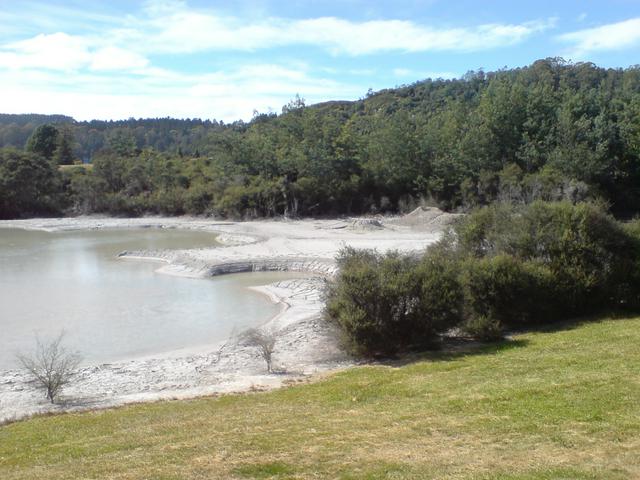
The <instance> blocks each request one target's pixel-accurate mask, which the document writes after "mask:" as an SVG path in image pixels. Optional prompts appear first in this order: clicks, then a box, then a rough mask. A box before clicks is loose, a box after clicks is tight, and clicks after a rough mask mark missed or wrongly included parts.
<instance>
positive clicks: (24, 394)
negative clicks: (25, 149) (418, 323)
mask: <svg viewBox="0 0 640 480" xmlns="http://www.w3.org/2000/svg"><path fill="white" fill-rule="evenodd" d="M416 212H418V211H417V210H416ZM416 212H412V213H411V214H409V215H405V216H403V217H390V218H388V219H386V220H385V221H384V222H383V223H380V222H375V224H373V226H372V223H371V221H370V220H369V219H357V218H356V219H330V220H326V219H325V220H315V219H305V220H281V221H277V220H260V221H251V222H217V221H212V220H207V219H202V218H194V217H170V218H165V217H147V218H136V219H122V218H111V217H95V216H91V217H74V218H60V219H29V220H7V221H0V232H1V229H2V228H22V229H27V230H41V231H49V232H55V231H73V230H96V229H97V230H99V229H111V228H161V229H162V228H182V229H187V230H200V231H209V232H212V233H216V234H217V235H218V238H219V240H218V241H219V242H220V243H222V244H223V245H222V246H218V247H215V248H194V249H183V250H162V251H144V250H143V251H135V252H133V251H132V252H123V253H121V254H120V255H119V257H120V258H121V259H125V260H132V261H141V260H143V261H153V262H158V263H159V264H160V267H159V268H158V269H157V270H156V271H157V272H158V273H162V274H168V275H174V276H182V277H188V278H207V277H211V276H216V275H222V274H227V273H241V272H251V271H289V272H299V273H301V276H304V277H306V278H300V279H292V280H282V281H279V282H275V283H272V284H269V285H259V286H250V287H246V288H249V289H250V290H252V291H255V292H257V293H260V294H262V295H265V296H266V297H267V298H268V299H269V300H270V301H271V302H273V303H275V304H279V305H281V310H280V312H279V313H278V314H276V315H275V316H274V317H272V318H271V319H269V320H268V321H267V322H266V323H265V324H263V325H262V327H261V328H269V329H271V330H273V331H275V332H276V335H277V342H276V350H275V353H274V363H275V365H276V367H277V368H278V369H279V370H282V371H283V373H277V374H267V372H266V367H265V365H264V362H263V360H262V359H261V357H260V354H259V352H258V350H257V349H256V348H254V347H250V346H247V345H243V344H242V342H241V341H239V339H238V338H237V337H236V338H230V339H228V340H226V341H222V342H219V343H218V344H214V345H203V346H201V347H193V348H189V347H187V348H185V349H177V350H172V351H169V352H164V353H158V354H149V355H144V356H142V357H136V358H131V359H126V360H122V361H117V362H111V363H103V364H92V365H87V366H85V367H81V368H80V369H79V371H78V373H77V374H76V376H75V378H74V380H72V382H71V383H70V384H69V386H68V387H67V388H65V390H64V391H63V393H62V395H61V397H60V400H61V401H60V403H59V404H56V405H51V404H49V403H47V402H46V401H45V399H44V398H43V395H42V393H41V392H40V391H39V390H37V389H36V388H35V386H34V385H33V382H31V381H30V379H29V378H28V377H27V376H26V375H25V374H24V373H22V372H21V371H19V370H8V371H0V423H2V422H3V421H11V420H15V419H20V418H23V417H26V416H30V415H33V414H40V413H49V412H65V411H80V410H93V409H96V408H108V407H114V406H118V405H124V404H127V403H137V402H142V401H155V400H166V399H186V398H193V397H198V396H203V395H215V394H223V393H232V392H233V393H237V392H246V391H252V390H256V389H257V390H263V389H271V388H278V387H281V386H283V385H285V384H287V383H290V382H295V381H300V380H301V379H305V378H309V377H310V376H311V375H315V374H320V373H326V372H329V371H333V370H338V369H341V368H345V367H348V366H350V365H353V364H354V361H353V359H351V358H349V357H348V356H347V355H346V354H345V353H344V352H343V351H342V350H341V349H340V348H339V343H338V335H337V332H336V331H335V329H334V327H332V326H330V325H327V323H326V322H325V321H324V320H323V319H322V315H321V313H322V310H323V308H324V303H323V299H322V290H323V286H324V282H325V281H326V278H330V277H331V276H333V275H334V274H335V273H336V268H337V267H336V265H335V261H334V260H333V258H335V256H336V254H337V253H338V252H339V250H340V249H341V248H344V247H345V246H352V247H355V248H377V249H378V250H382V251H385V250H399V251H404V252H412V251H413V252H415V251H419V250H423V249H424V248H426V247H427V246H428V245H430V244H431V243H433V242H434V241H436V240H437V239H439V238H440V236H441V233H442V231H443V229H444V227H445V226H446V225H447V223H446V222H443V221H442V220H443V218H444V219H445V220H450V221H451V222H452V221H454V220H455V218H456V216H455V215H451V214H444V213H443V212H441V211H439V210H437V209H422V210H421V211H420V212H418V214H416ZM308 274H311V276H308Z"/></svg>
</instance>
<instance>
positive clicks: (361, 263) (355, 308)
mask: <svg viewBox="0 0 640 480" xmlns="http://www.w3.org/2000/svg"><path fill="white" fill-rule="evenodd" d="M338 265H339V266H340V272H339V274H338V276H337V278H336V279H335V280H334V281H333V282H331V283H330V285H329V289H328V293H327V304H326V305H327V306H326V313H327V315H328V317H329V318H330V319H331V320H332V321H334V322H335V323H336V324H338V325H339V327H340V328H341V330H342V332H343V333H344V336H345V341H346V344H347V345H348V346H349V347H350V349H351V350H353V351H354V352H356V353H359V354H363V355H368V356H375V355H386V354H392V353H395V352H397V351H399V350H405V349H413V348H420V347H425V346H428V345H430V344H432V343H433V341H434V340H435V339H436V338H437V334H438V333H439V332H441V331H443V330H444V329H447V328H449V327H450V326H452V325H455V324H456V323H457V322H458V321H459V319H460V314H459V306H460V300H461V298H462V295H461V290H460V288H459V284H458V282H457V273H456V268H455V263H454V262H453V261H451V259H448V258H446V255H443V254H441V253H440V252H434V253H433V254H430V255H427V256H425V258H424V259H422V260H421V261H419V260H418V259H416V258H415V257H411V256H403V255H400V254H398V253H397V252H391V253H387V254H384V255H381V254H378V253H376V252H375V251H370V250H355V249H352V248H346V249H344V250H342V251H341V252H340V255H339V256H338Z"/></svg>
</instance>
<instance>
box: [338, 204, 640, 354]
mask: <svg viewBox="0 0 640 480" xmlns="http://www.w3.org/2000/svg"><path fill="white" fill-rule="evenodd" d="M338 266H339V267H340V272H339V274H338V275H337V278H336V279H335V280H334V281H332V282H331V283H330V284H329V289H328V295H327V309H326V313H327V316H328V317H329V318H330V319H332V320H333V321H334V322H335V323H336V324H337V325H338V326H339V327H340V328H341V330H342V332H343V333H344V335H345V339H346V340H347V343H348V345H349V346H350V347H351V349H352V350H353V351H355V352H357V353H360V354H365V355H378V354H390V353H395V352H397V351H401V350H406V349H421V348H425V347H428V346H429V345H431V344H433V342H434V341H435V340H437V338H438V335H439V334H441V333H443V332H445V331H447V330H448V329H451V328H452V327H455V326H460V325H461V326H462V328H463V329H464V330H466V331H467V332H469V333H470V334H472V335H474V336H477V337H479V338H482V339H493V338H496V337H498V336H499V335H500V332H501V329H502V328H513V327H516V328H519V327H523V326H530V325H536V324H538V325H539V324H546V323H551V322H555V321H560V320H565V319H567V318H571V317H576V316H578V315H582V314H585V313H596V312H598V311H606V310H615V309H620V308H624V309H638V308H640V222H638V221H636V222H632V223H630V224H628V225H626V226H625V225H623V224H621V223H619V222H617V221H616V220H615V219H613V218H612V217H611V216H610V215H608V214H607V213H606V211H605V210H604V208H603V207H602V206H601V205H598V204H586V203H581V204H576V205H574V204H571V203H567V202H557V203H543V202H535V203H533V204H530V205H525V206H517V207H516V206H512V205H495V206H491V207H485V208H483V209H481V210H478V211H476V212H474V213H473V214H471V215H469V216H468V217H466V218H465V219H464V220H463V221H461V222H459V223H458V224H457V225H456V226H455V227H454V228H453V230H452V231H450V232H449V233H448V234H446V235H445V236H444V237H443V239H442V240H441V241H440V242H439V243H438V244H436V245H435V246H432V247H431V248H430V249H429V250H428V251H427V252H426V253H425V255H424V256H423V257H422V258H421V259H418V258H415V257H412V256H403V255H400V254H398V253H396V252H393V253H388V254H379V253H376V252H375V251H359V250H354V249H351V248H347V249H344V250H343V251H342V252H340V255H339V257H338Z"/></svg>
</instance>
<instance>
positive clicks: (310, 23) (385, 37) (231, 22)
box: [121, 4, 555, 56]
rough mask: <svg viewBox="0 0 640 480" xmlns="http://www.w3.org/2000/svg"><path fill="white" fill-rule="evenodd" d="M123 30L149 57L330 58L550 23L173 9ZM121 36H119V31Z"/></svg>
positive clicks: (472, 45)
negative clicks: (275, 52)
mask: <svg viewBox="0 0 640 480" xmlns="http://www.w3.org/2000/svg"><path fill="white" fill-rule="evenodd" d="M154 14H155V16H153V17H151V18H150V19H147V21H146V22H143V23H140V21H138V25H139V26H141V28H142V30H141V29H129V30H128V34H129V39H130V40H135V39H137V38H141V37H143V36H144V37H145V38H146V41H145V43H144V46H145V48H148V49H149V50H151V51H154V52H166V53H188V52H198V51H207V50H249V51H251V50H258V49H264V48H273V47H281V46H290V45H309V46H315V47H319V48H324V49H326V50H328V51H330V52H331V53H332V54H334V55H339V54H347V55H354V56H355V55H364V54H372V53H377V52H385V51H394V50H397V51H405V52H424V51H445V50H449V51H478V50H485V49H490V48H495V47H500V46H507V45H513V44H515V43H518V42H521V41H523V40H524V39H526V38H527V37H530V36H531V35H534V34H535V33H538V32H541V31H544V30H546V29H548V28H551V27H552V26H553V25H554V24H555V19H548V20H546V21H534V22H525V23H521V24H484V25H479V26H475V27H458V28H436V27H431V26H426V25H419V24H417V23H414V22H411V21H405V20H376V21H365V22H354V21H350V20H345V19H341V18H336V17H320V18H311V19H304V20H288V19H283V18H274V17H271V18H267V19H265V20H263V21H262V22H259V23H255V22H254V23H251V22H244V21H242V20H241V19H238V18H234V17H223V16H218V15H216V14H214V13H208V12H199V11H195V10H193V9H190V8H187V7H186V6H184V4H178V6H174V7H173V8H169V9H161V10H160V13H158V12H157V11H156V10H154ZM121 33H122V32H121Z"/></svg>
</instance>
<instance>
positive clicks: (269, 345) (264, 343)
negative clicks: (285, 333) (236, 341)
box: [241, 328, 276, 373]
mask: <svg viewBox="0 0 640 480" xmlns="http://www.w3.org/2000/svg"><path fill="white" fill-rule="evenodd" d="M241 338H242V340H244V343H245V344H246V345H249V346H252V347H257V348H258V350H259V351H260V355H261V356H262V358H263V359H264V361H265V362H266V364H267V371H268V372H269V373H271V372H273V352H274V350H275V346H276V333H275V331H273V330H258V329H257V328H251V329H249V330H247V331H246V332H244V333H243V334H242V335H241Z"/></svg>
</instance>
